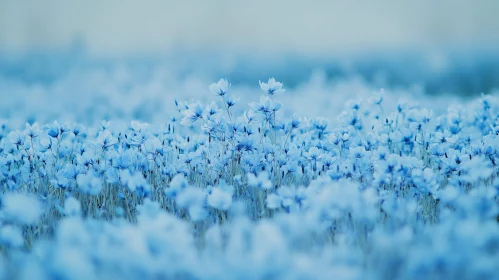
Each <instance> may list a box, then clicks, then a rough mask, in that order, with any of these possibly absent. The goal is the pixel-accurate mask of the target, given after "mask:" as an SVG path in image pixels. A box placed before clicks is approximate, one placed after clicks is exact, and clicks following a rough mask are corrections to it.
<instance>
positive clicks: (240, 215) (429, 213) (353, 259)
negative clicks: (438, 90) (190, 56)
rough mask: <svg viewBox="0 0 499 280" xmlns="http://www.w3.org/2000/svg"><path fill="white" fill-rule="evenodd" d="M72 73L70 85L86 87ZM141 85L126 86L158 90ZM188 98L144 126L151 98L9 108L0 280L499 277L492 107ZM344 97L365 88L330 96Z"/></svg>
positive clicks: (264, 88) (226, 95)
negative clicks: (137, 104)
mask: <svg viewBox="0 0 499 280" xmlns="http://www.w3.org/2000/svg"><path fill="white" fill-rule="evenodd" d="M122 74H123V73H122ZM88 75H89V76H87V77H86V79H85V81H86V82H88V83H82V86H85V85H83V84H86V85H87V86H88V84H91V83H92V82H95V81H99V83H100V82H102V80H103V78H102V77H100V76H99V75H98V74H95V75H94V74H92V75H90V74H88ZM165 75H166V74H165ZM76 77H77V75H76V76H75V77H73V76H70V78H68V79H67V80H64V81H59V83H55V84H54V85H53V87H52V88H51V89H50V91H51V92H56V94H55V97H57V98H59V97H61V96H62V95H58V94H57V92H58V91H61V92H62V91H64V90H67V89H68V88H71V85H73V84H74V82H75V80H76V79H77V78H76ZM120 77H121V78H123V79H125V80H126V75H125V74H123V76H119V77H115V79H118V80H119V79H120ZM160 78H161V77H159V78H158V79H160ZM276 78H278V77H276ZM101 84H102V83H101ZM121 85H122V86H123V87H122V89H123V90H128V89H127V87H126V86H125V85H124V84H121ZM90 86H91V85H90ZM90 86H89V87H90ZM108 86H109V85H107V86H103V87H102V88H101V89H106V90H107V91H119V90H120V88H109V87H108ZM132 86H133V85H131V86H130V87H132ZM149 86H150V87H149V88H144V87H142V88H141V87H136V88H135V89H136V90H137V91H140V90H141V89H146V90H147V89H148V90H149V91H150V92H160V91H161V90H160V89H161V88H162V86H161V85H155V84H152V85H149ZM155 86H157V87H155ZM192 87H193V88H195V89H196V90H197V89H200V92H202V94H199V95H196V96H187V97H184V95H181V94H177V95H171V96H169V97H167V98H166V101H165V102H167V103H168V104H171V105H169V106H170V107H168V108H171V110H169V111H168V114H167V113H166V112H161V114H159V115H156V117H153V118H150V122H149V123H146V122H144V121H141V120H135V118H134V116H138V117H139V118H140V116H144V115H145V116H147V114H148V113H149V112H150V111H154V110H156V108H160V109H161V108H163V107H161V106H160V105H157V104H156V103H155V102H154V100H155V99H154V98H155V97H157V95H151V96H146V97H150V98H151V100H152V101H151V100H150V102H148V103H146V104H145V105H144V106H143V107H140V108H139V109H137V108H135V107H133V106H131V107H129V108H128V109H127V108H123V107H119V106H120V104H132V105H133V104H134V102H135V101H134V100H135V99H133V98H137V97H136V95H130V98H131V100H127V97H126V96H125V97H123V96H119V97H116V98H115V99H113V100H111V101H105V102H104V101H102V100H100V99H99V100H97V99H95V98H89V99H87V101H85V102H83V103H84V104H86V105H88V106H86V105H85V106H86V107H85V106H84V105H81V106H80V107H78V104H77V103H78V102H75V101H74V100H73V101H71V100H70V99H71V98H70V97H67V98H68V99H67V101H66V100H63V101H60V100H59V101H56V99H57V98H54V104H55V105H54V106H57V104H59V105H60V104H62V105H64V104H71V105H70V106H69V108H62V106H61V107H56V108H58V109H57V110H59V112H57V114H55V113H54V111H52V110H51V109H50V106H51V105H50V102H47V101H46V100H45V101H43V102H39V103H37V102H33V103H30V105H29V106H28V107H26V106H25V107H22V106H21V107H22V108H23V109H20V110H19V112H14V111H15V110H12V112H11V114H10V115H9V116H8V117H6V118H5V119H4V120H2V122H1V123H0V189H1V191H0V278H1V279H497V278H498V277H499V274H498V264H499V179H498V174H499V168H498V165H499V99H498V98H497V96H495V95H493V94H492V95H482V96H479V97H476V98H468V99H467V100H465V101H466V102H456V103H455V104H450V103H453V102H451V101H454V100H455V99H453V98H450V97H434V98H433V97H428V96H426V95H424V97H423V98H418V97H417V96H415V95H413V96H412V97H413V98H412V99H411V100H408V101H404V100H400V97H401V94H399V92H397V91H396V90H386V92H385V91H383V90H380V89H377V90H373V91H369V93H368V94H364V95H363V96H358V98H357V96H356V98H354V99H351V100H348V98H347V97H345V96H342V97H337V96H335V95H327V94H326V93H325V92H326V90H325V89H324V88H321V87H313V86H308V87H307V88H303V89H302V93H301V95H300V96H298V95H297V93H296V92H294V93H293V94H294V97H293V96H292V97H289V95H290V94H292V93H290V92H289V91H293V90H288V89H287V88H286V84H284V85H283V83H281V82H279V80H278V79H277V80H276V79H274V78H270V79H268V80H265V81H260V82H259V83H258V80H255V81H254V84H253V86H252V87H238V85H235V84H234V85H232V84H231V83H230V81H227V80H225V79H220V80H219V81H214V83H212V84H211V85H210V84H202V85H198V84H197V83H194V82H192ZM3 88H4V89H10V90H12V91H13V92H17V93H20V92H23V91H24V92H26V91H29V92H30V98H33V100H35V101H36V100H42V99H43V98H45V96H46V95H43V94H40V95H37V94H38V93H37V92H43V91H44V89H43V88H42V89H40V88H36V87H35V88H28V87H24V86H20V85H18V84H14V83H9V84H8V85H7V83H4V87H3ZM158 88H159V89H158ZM352 88H355V89H356V90H359V91H360V88H362V89H365V87H364V86H363V85H362V84H355V85H354V84H353V82H352V83H350V84H349V86H348V87H343V88H342V87H337V88H336V89H335V91H336V92H338V91H342V90H345V91H349V90H351V89H352ZM75 90H76V91H78V89H75ZM189 90H190V88H183V89H182V91H189ZM314 91H316V92H317V93H315V92H314ZM407 91H410V89H407ZM130 92H132V93H133V92H134V91H133V90H131V91H130ZM242 93H244V94H243V96H241V94H242ZM344 94H347V95H348V92H345V93H344ZM37 96H38V97H37ZM92 96H93V97H95V96H97V94H96V95H92ZM116 96H118V95H116ZM134 96H135V97H134ZM314 96H315V97H314ZM317 96H318V97H319V98H317ZM408 96H410V95H408ZM35 98H38V99H35ZM294 98H295V99H294ZM314 98H316V99H314ZM321 99H323V100H324V102H327V103H326V105H325V104H321V102H320V101H319V102H315V101H314V100H321ZM418 99H419V100H418ZM12 100H14V99H12ZM293 100H294V103H293ZM296 100H298V101H296ZM415 100H417V102H416V101H415ZM302 101H303V102H302ZM447 101H449V102H447ZM6 102H7V101H6ZM12 102H13V104H9V106H8V107H9V108H15V104H14V103H15V102H14V101H12ZM107 102H108V103H107ZM120 102H122V103H120ZM436 103H438V104H436ZM42 104H46V105H47V106H44V105H42ZM156 105H157V106H159V107H157V106H156ZM287 105H288V107H286V106H287ZM37 106H39V108H38V107H37ZM155 106H156V107H155ZM304 106H305V107H307V108H305V109H303V107H304ZM5 108H7V106H5ZM83 108H84V109H83ZM116 108H119V109H116ZM337 108H340V109H337ZM136 109H137V110H136ZM6 110H7V109H6ZM61 110H64V111H61ZM92 110H93V111H92ZM71 112H76V113H77V114H78V117H76V118H73V119H71V120H70V121H69V120H68V121H67V120H66V119H64V118H62V117H61V119H57V120H55V121H54V120H53V119H52V120H50V121H48V119H50V118H52V117H53V116H56V117H57V116H58V115H60V116H67V115H70V113H71ZM16 113H19V114H21V115H22V117H20V116H21V115H16ZM37 113H39V114H38V115H37ZM314 113H315V114H314ZM307 114H310V115H307ZM166 115H168V116H166ZM85 116H88V118H86V117H85ZM99 118H100V119H99ZM96 119H98V120H96ZM25 120H26V121H25ZM39 120H42V121H39Z"/></svg>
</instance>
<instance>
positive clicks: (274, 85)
mask: <svg viewBox="0 0 499 280" xmlns="http://www.w3.org/2000/svg"><path fill="white" fill-rule="evenodd" d="M260 88H261V89H262V90H263V91H264V92H265V93H267V94H268V95H276V94H279V93H282V92H284V91H286V90H285V89H283V88H282V83H280V82H277V81H276V80H275V79H274V78H270V79H269V81H268V82H267V83H264V82H262V81H260Z"/></svg>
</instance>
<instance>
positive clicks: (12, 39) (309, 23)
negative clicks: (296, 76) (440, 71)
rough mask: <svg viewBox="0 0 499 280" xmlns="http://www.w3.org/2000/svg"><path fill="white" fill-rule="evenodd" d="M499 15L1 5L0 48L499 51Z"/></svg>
mask: <svg viewBox="0 0 499 280" xmlns="http://www.w3.org/2000/svg"><path fill="white" fill-rule="evenodd" d="M354 2H355V4H352V3H354ZM498 11H499V1H494V0H490V1H487V0H483V1H482V0H479V1H458V0H456V1H447V0H446V1H430V0H423V1H397V0H380V1H332V0H308V1H292V0H273V1H272V0H267V1H264V0H252V1H242V0H213V1H209V0H204V1H202V0H179V1H174V0H165V1H159V0H158V1H154V0H146V1H131V0H122V1H118V0H115V1H100V0H85V1H84V0H74V1H67V0H46V1H37V0H0V50H25V49H39V48H48V49H57V48H65V47H68V46H70V45H71V44H72V42H74V41H75V40H76V39H78V40H80V41H82V42H84V44H85V46H86V47H87V48H88V50H89V51H90V52H95V53H123V52H125V53H128V52H146V53H147V52H165V51H168V50H172V49H192V50H206V49H208V50H241V51H254V50H256V51H293V52H302V53H321V52H326V53H327V52H334V51H350V50H360V51H362V50H366V49H373V48H374V49H397V48H407V47H410V48H446V47H455V46H457V47H464V48H468V47H479V46H488V47H490V46H492V47H493V46H498V47H499V31H498V30H499V16H498Z"/></svg>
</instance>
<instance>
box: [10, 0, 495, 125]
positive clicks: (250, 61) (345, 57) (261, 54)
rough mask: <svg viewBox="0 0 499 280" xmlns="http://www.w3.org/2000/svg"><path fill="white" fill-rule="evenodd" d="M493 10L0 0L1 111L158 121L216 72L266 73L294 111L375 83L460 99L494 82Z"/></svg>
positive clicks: (454, 4) (483, 3)
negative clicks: (279, 86)
mask: <svg viewBox="0 0 499 280" xmlns="http://www.w3.org/2000/svg"><path fill="white" fill-rule="evenodd" d="M497 11H499V1H494V0H489V1H487V0H478V1H447V0H442V1H429V0H423V1H410V2H408V1H396V0H380V1H355V3H353V2H352V1H336V0H334V1H332V0H329V1H328V0H309V1H289V0H288V1H285V0H268V1H263V0H254V1H239V0H213V1H200V0H188V1H173V0H165V1H153V0H146V1H132V0H122V1H97V0H87V1H80V0H75V1H63V0H46V1H36V0H17V1H16V0H0V97H1V98H2V102H0V117H2V118H16V119H18V120H20V121H25V120H28V121H33V120H38V121H42V122H43V121H48V120H51V119H56V118H63V119H68V120H71V121H81V122H94V121H97V120H99V119H102V118H106V119H113V118H124V119H129V118H136V119H141V120H144V121H159V120H162V119H164V118H166V117H167V116H168V115H171V112H170V111H171V110H173V107H172V104H173V100H174V99H175V98H177V99H205V98H206V99H211V96H208V95H209V91H208V85H209V84H210V83H212V82H215V81H217V80H218V79H219V78H227V79H228V80H229V81H230V82H231V83H232V84H233V89H234V91H236V92H238V94H239V95H240V96H241V97H242V100H243V101H246V100H245V98H249V99H251V100H253V99H258V95H257V96H255V95H256V94H257V92H258V80H263V81H266V80H267V79H268V78H269V77H275V78H276V79H277V80H279V81H282V82H284V85H285V88H287V89H288V94H287V97H285V100H284V102H285V105H288V108H289V110H290V111H298V112H300V113H310V112H313V113H323V114H326V113H328V114H332V115H334V113H331V112H329V111H331V110H336V109H335V108H336V107H334V106H342V105H343V104H342V103H343V101H342V100H344V99H345V98H346V97H349V98H350V97H356V96H369V95H370V94H372V92H373V91H378V90H379V89H380V88H384V89H385V91H387V92H388V93H389V94H392V95H393V96H404V95H409V96H419V95H425V96H430V97H429V98H430V101H431V102H428V104H434V103H435V102H434V101H435V100H437V99H439V98H441V99H442V98H443V97H442V96H444V97H445V100H447V101H448V100H463V98H472V97H474V96H478V95H479V94H481V93H485V94H491V93H494V92H495V91H496V89H497V88H499V51H498V50H499V32H498V31H497V30H498V28H499V17H498V16H497ZM123 97H126V98H123ZM305 100H306V101H307V102H308V103H303V102H304V101H305ZM442 100H444V99H442ZM447 101H446V102H447ZM304 104H305V105H304ZM338 104H339V105H338ZM444 105H445V106H447V105H448V104H447V103H445V104H444ZM332 106H333V107H332ZM434 106H435V105H434ZM322 107H324V108H323V110H317V108H322ZM307 108H313V109H314V110H310V109H307ZM339 108H340V107H338V110H339ZM338 113H339V112H338Z"/></svg>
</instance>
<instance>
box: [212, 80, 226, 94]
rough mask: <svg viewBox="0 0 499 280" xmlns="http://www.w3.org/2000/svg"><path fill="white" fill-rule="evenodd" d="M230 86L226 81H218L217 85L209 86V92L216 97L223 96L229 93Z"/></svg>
mask: <svg viewBox="0 0 499 280" xmlns="http://www.w3.org/2000/svg"><path fill="white" fill-rule="evenodd" d="M229 88H230V84H229V82H227V80H226V79H220V80H219V81H218V82H217V83H213V84H211V85H210V91H211V92H212V93H213V94H215V95H218V96H225V95H226V94H227V93H228V92H229Z"/></svg>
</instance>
